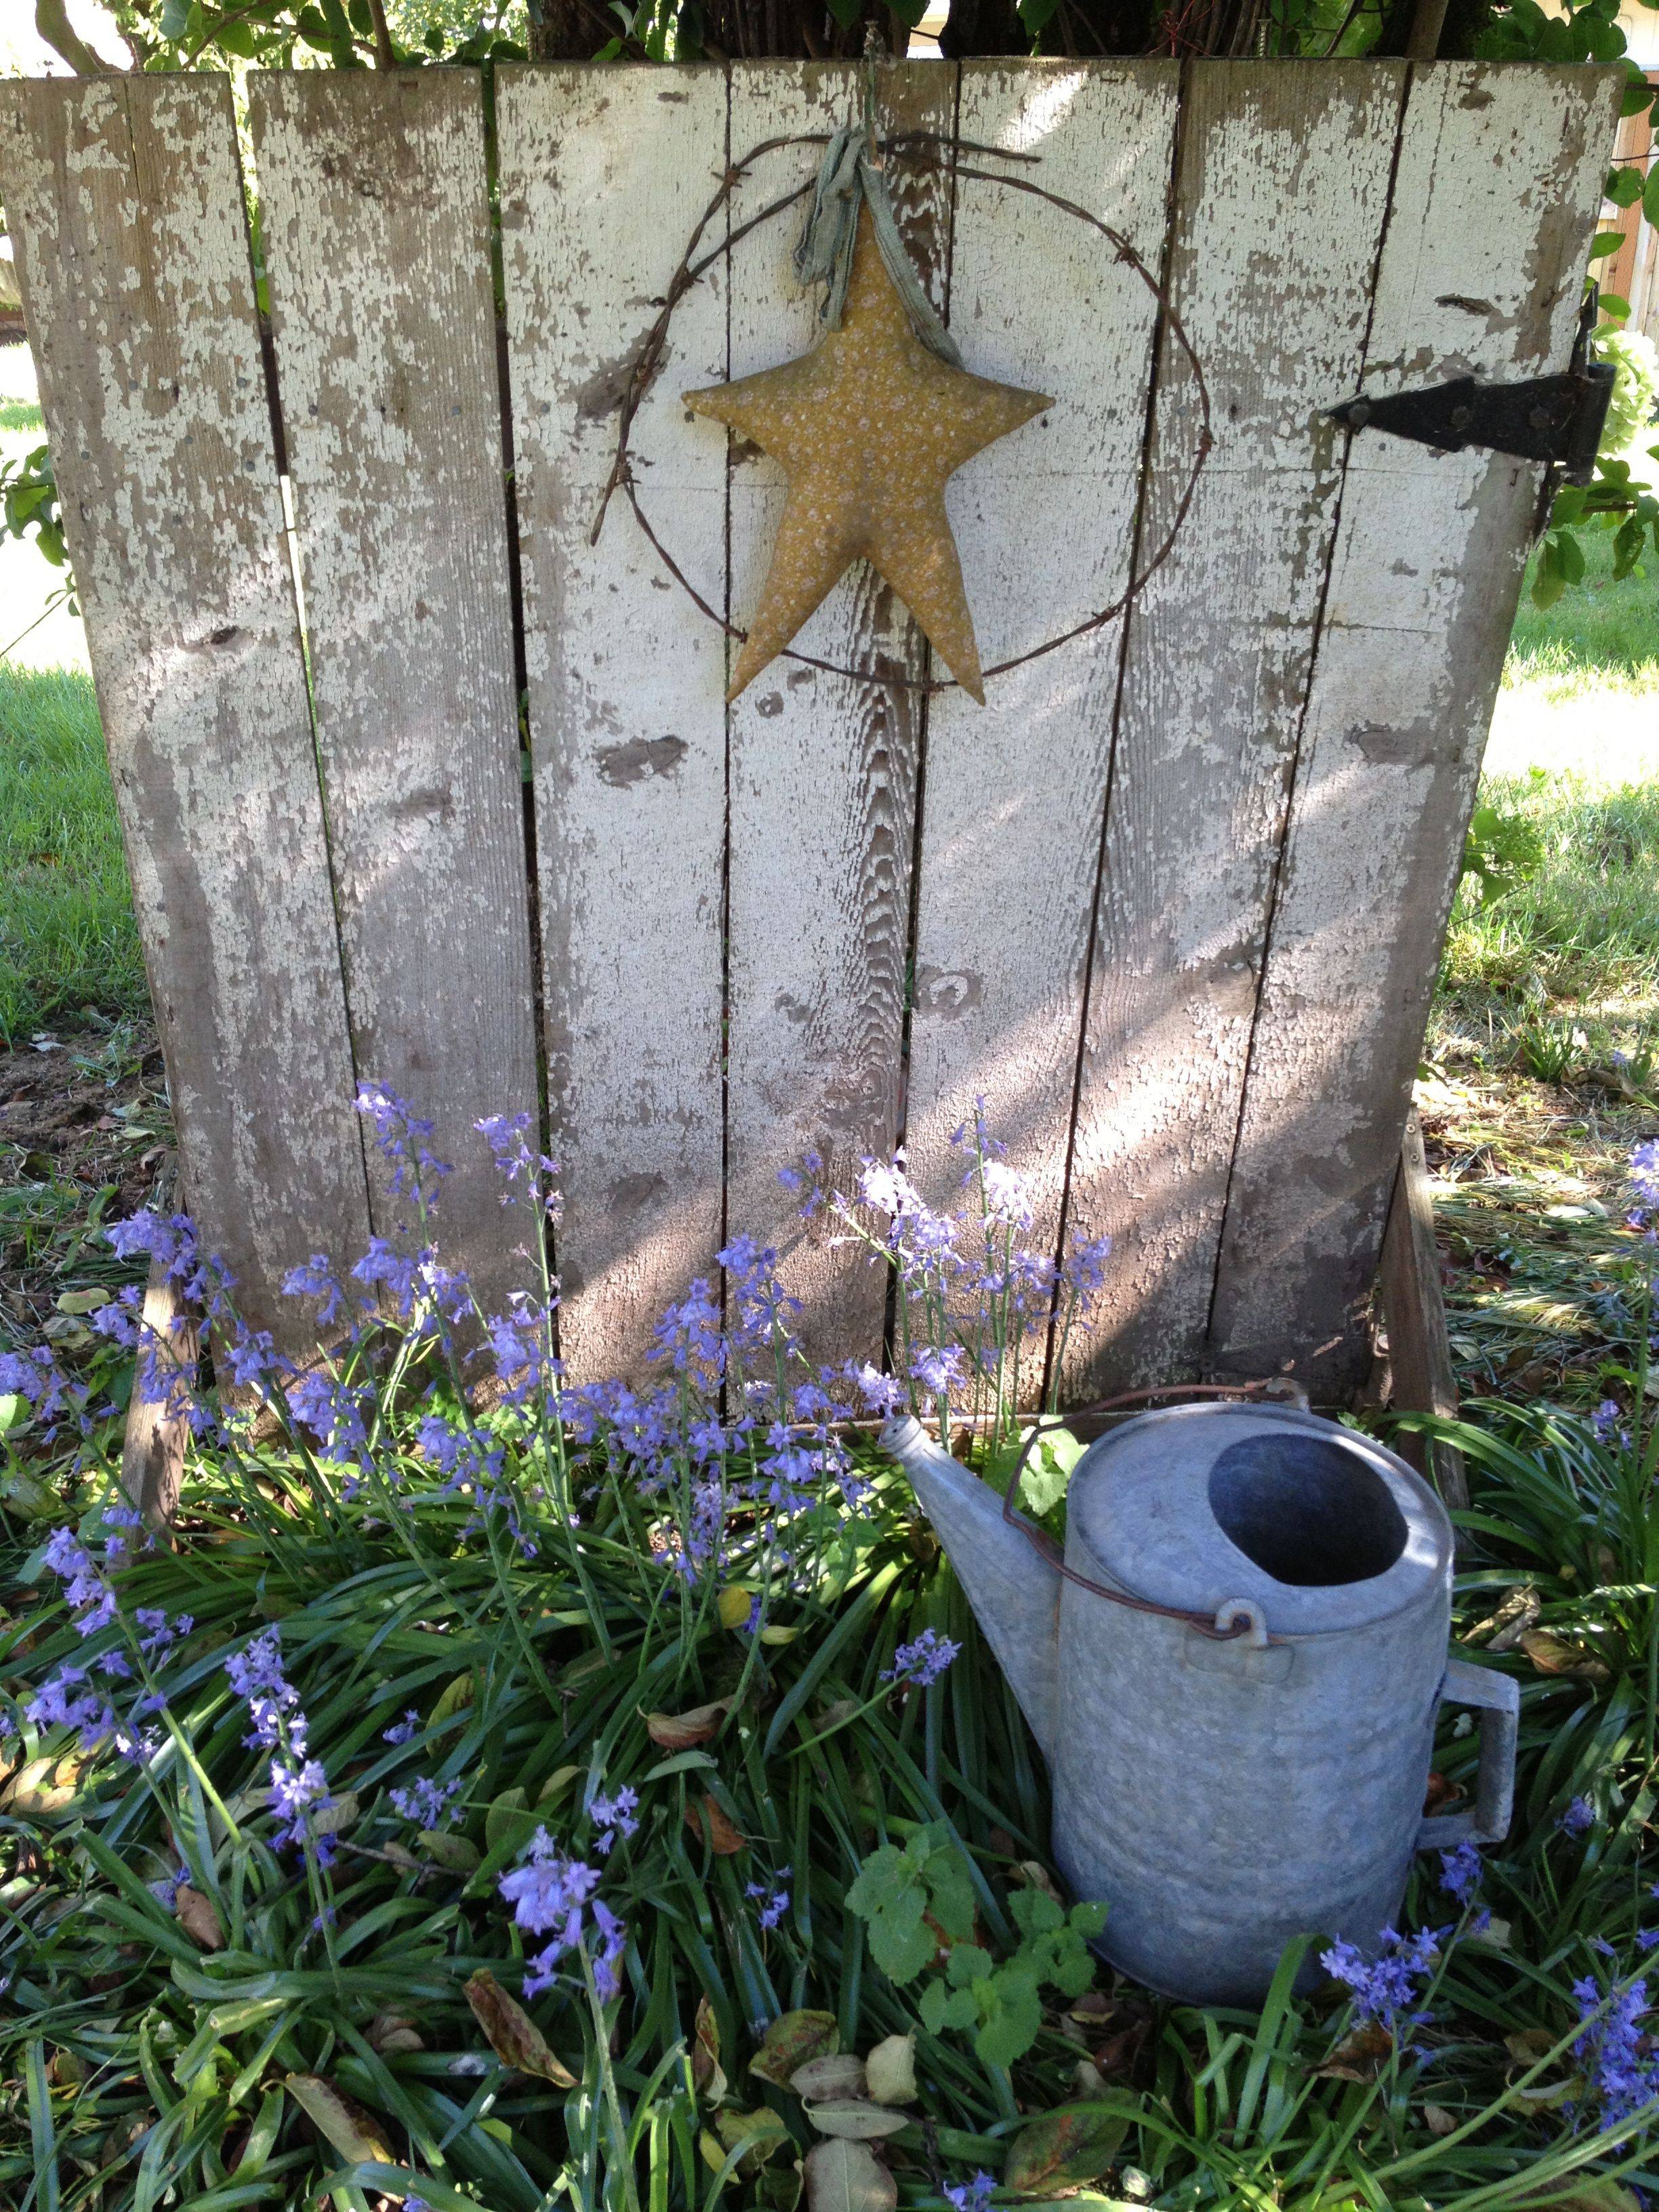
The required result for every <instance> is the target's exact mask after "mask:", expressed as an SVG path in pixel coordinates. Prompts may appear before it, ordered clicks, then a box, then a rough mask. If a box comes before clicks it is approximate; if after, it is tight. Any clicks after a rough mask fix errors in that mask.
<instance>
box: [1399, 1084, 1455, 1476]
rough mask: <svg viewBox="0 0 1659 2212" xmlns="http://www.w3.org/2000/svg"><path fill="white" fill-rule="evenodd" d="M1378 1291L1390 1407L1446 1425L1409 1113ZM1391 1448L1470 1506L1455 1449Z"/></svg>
mask: <svg viewBox="0 0 1659 2212" xmlns="http://www.w3.org/2000/svg"><path fill="white" fill-rule="evenodd" d="M1379 1288H1380V1290H1381V1292H1382V1298H1383V1320H1384V1322H1385V1323H1386V1324H1387V1327H1388V1332H1389V1404H1390V1405H1391V1406H1393V1407H1395V1410H1396V1412H1399V1413H1437V1414H1438V1415H1439V1416H1440V1417H1441V1419H1443V1420H1449V1419H1451V1418H1452V1417H1453V1416H1454V1415H1455V1413H1456V1411H1457V1377H1456V1376H1455V1373H1454V1372H1453V1370H1452V1362H1451V1345H1450V1343H1449V1340H1448V1339H1447V1334H1446V1301H1445V1297H1444V1295H1443V1292H1442V1290H1441V1287H1440V1250H1439V1247H1438V1246H1437V1244H1436V1243H1435V1237H1434V1200H1433V1196H1432V1194H1431V1191H1430V1188H1429V1165H1428V1160H1427V1158H1426V1156H1425V1153H1424V1150H1423V1132H1422V1130H1421V1129H1420V1128H1419V1126H1418V1120H1417V1114H1416V1110H1415V1109H1411V1110H1410V1111H1408V1112H1407V1115H1406V1130H1405V1140H1404V1142H1403V1143H1402V1144H1401V1147H1400V1165H1399V1169H1398V1171H1397V1173H1396V1175H1395V1186H1394V1196H1393V1200H1392V1201H1391V1203H1390V1205H1389V1219H1388V1227H1387V1231H1386V1233H1385V1234H1384V1236H1383V1265H1382V1271H1381V1276H1380V1280H1379ZM1395 1449H1397V1450H1399V1451H1400V1452H1401V1453H1403V1454H1404V1455H1405V1456H1406V1458H1407V1459H1408V1460H1409V1461H1410V1462H1411V1463H1412V1465H1413V1467H1415V1468H1420V1469H1421V1470H1422V1472H1423V1473H1424V1474H1427V1475H1429V1476H1431V1479H1432V1480H1433V1483H1434V1486H1435V1488H1436V1489H1437V1491H1438V1492H1440V1495H1441V1496H1442V1497H1443V1498H1444V1499H1445V1501H1446V1503H1447V1504H1448V1505H1455V1506H1467V1505H1468V1502H1469V1484H1468V1474H1466V1473H1465V1471H1464V1466H1463V1455H1462V1452H1460V1451H1459V1450H1458V1449H1457V1447H1456V1446H1455V1444H1449V1443H1440V1442H1438V1441H1435V1442H1431V1441H1430V1440H1429V1439H1428V1438H1427V1437H1410V1436H1401V1437H1396V1438H1395Z"/></svg>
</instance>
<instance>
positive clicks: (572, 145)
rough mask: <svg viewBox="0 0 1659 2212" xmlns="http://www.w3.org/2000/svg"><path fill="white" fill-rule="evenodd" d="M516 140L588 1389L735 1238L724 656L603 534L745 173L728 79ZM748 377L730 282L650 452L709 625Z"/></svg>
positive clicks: (515, 118) (549, 111)
mask: <svg viewBox="0 0 1659 2212" xmlns="http://www.w3.org/2000/svg"><path fill="white" fill-rule="evenodd" d="M496 116H497V130H498V134H499V159H500V172H501V231H502V254H503V262H504V268H505V274H506V282H507V331H508V340H509V347H510V357H511V380H512V388H513V416H514V429H515V438H516V442H517V483H518V494H519V515H520V548H521V554H522V559H523V574H524V599H525V627H526V659H527V663H528V670H529V679H530V724H531V744H532V752H533V755H534V759H535V790H536V823H537V843H538V872H539V879H540V880H539V890H540V902H541V921H542V941H543V963H544V996H545V1007H546V1023H547V1050H548V1088H549V1093H550V1101H551V1105H552V1113H553V1121H554V1133H555V1143H556V1147H557V1149H558V1151H559V1152H560V1154H561V1156H562V1160H563V1163H564V1170H565V1174H564V1189H565V1216H564V1222H563V1226H562V1231H561V1233H560V1240H559V1257H560V1267H561V1272H562V1278H563V1285H564V1304H563V1309H562V1316H561V1318H562V1349H563V1352H564V1355H565V1358H566V1360H567V1363H568V1364H569V1365H570V1366H571V1368H572V1370H573V1372H574V1373H576V1374H578V1375H584V1376H594V1375H599V1374H618V1373H625V1374H637V1373H638V1372H639V1370H640V1368H641V1364H642V1362H643V1358H644V1354H645V1352H646V1349H647V1346H648V1344H649V1341H650V1334H651V1329H652V1325H653V1321H654V1319H655V1316H656V1315H657V1314H658V1313H659V1311H660V1310H661V1308H662V1307H663V1305H664V1304H666V1302H667V1301H668V1300H669V1299H670V1298H671V1297H677V1296H678V1295H679V1294H680V1293H681V1292H682V1291H683V1290H684V1285H685V1283H686V1282H687V1280H688V1279H690V1277H692V1276H694V1275H696V1274H698V1273H707V1272H708V1270H709V1268H710V1267H711V1266H712V1264H713V1259H714V1252H715V1250H716V1249H717V1248H718V1246H719V1243H720V1225H721V1158H722V1146H723V1132H722V1125H721V1112H722V1106H721V1091H720V1077H721V1070H720V1052H721V987H722V986H721V926H722V913H721V876H722V869H723V864H724V846H725V836H726V716H725V708H724V707H723V705H722V698H723V695H724V692H725V688H726V687H725V668H726V655H725V641H724V639H723V637H722V635H721V634H720V630H719V629H718V628H717V627H716V626H715V624H714V623H712V622H710V621H709V620H708V618H707V617H705V616H703V615H702V614H701V613H699V612H698V611H697V609H696V607H695V606H694V605H693V604H692V603H691V601H690V599H689V598H688V597H687V596H686V594H685V593H684V592H683V591H681V590H680V589H679V587H678V586H677V585H676V584H674V582H673V581H672V580H671V578H670V576H669V574H668V573H667V571H666V570H665V568H664V567H663V565H662V563H661V562H660V561H659V559H658V557H657V556H656V554H655V553H654V552H653V550H652V549H651V547H650V545H649V544H647V541H646V539H645V538H644V536H643V535H642V533H641V530H640V528H639V526H638V524H637V523H636V522H635V519H634V517H633V515H632V514H631V513H629V508H628V506H627V502H626V501H625V500H623V498H622V497H620V496H618V497H617V499H616V500H615V501H613V502H612V505H611V510H610V513H609V514H608V515H607V518H606V520H605V527H604V530H603V532H601V534H600V537H599V543H598V544H597V545H595V546H590V544H589V543H588V533H589V531H590V529H591V527H592V522H593V519H594V516H595V514H596V513H597V512H598V509H599V500H600V496H601V493H602V490H603V488H604V486H605V482H606V480H607V478H608V477H609V475H610V472H611V463H612V460H613V458H614V456H615V452H616V444H617V408H618V406H619V404H620V403H621V400H622V397H623V389H624V386H625V385H626V382H627V380H628V377H629V373H630V371H631V369H632V368H633V366H634V362H635V358H636V356H637V349H638V348H639V345H640V343H641V340H642V339H643V337H644V336H645V333H646V331H647V329H648V328H649V326H650V325H651V322H652V319H653V312H654V309H655V307H657V306H658V305H659V304H660V301H661V299H662V296H663V294H664V291H665V287H666V286H667V283H668V281H669V279H670V277H671V275H672V274H673V271H674V269H675V266H676V264H678V261H679V259H680V258H681V255H682V253H683V252H684V248H685V246H686V244H687V241H688V240H689V239H690V233H691V229H692V227H693V225H694V224H695V222H696V220H697V218H698V216H700V215H701V214H702V211H703V210H704V208H705V207H706V206H707V204H708V201H709V199H710V197H712V195H713V194H714V191H715V189H716V187H717V185H719V182H720V174H721V172H722V171H723V169H724V167H725V164H726V76H725V73H724V71H723V70H715V69H676V70H673V71H672V72H671V73H669V72H665V71H663V70H657V69H653V68H649V67H644V68H639V69H632V68H605V69H603V70H597V69H587V68H568V69H567V68H550V69H538V70H501V72H500V75H499V77H498V94H497V110H496ZM723 235H724V230H723V226H722V227H721V228H718V229H717V230H716V232H715V234H714V239H713V240H711V241H710V242H718V240H719V239H720V237H721V236H723ZM725 374H726V277H725V270H724V267H723V265H721V264H716V265H715V266H714V267H713V268H712V269H711V270H709V271H708V274H707V275H706V276H704V277H703V279H702V282H701V283H699V284H698V285H696V287H695V289H693V290H692V291H691V292H690V293H689V294H688V295H686V297H685V299H684V301H682V302H681V304H680V306H679V307H678V311H677V313H675V315H674V317H673V321H672V325H671V332H670V336H669V342H668V348H667V353H666V356H665V360H664V362H663V366H662V368H661V372H660V374H659V375H658V377H657V379H656V380H655V382H654V384H653V387H652V389H651V392H650V393H649V395H648V397H647V399H646V402H645V404H644V406H643V407H642V408H641V410H640V413H639V416H638V417H637V419H636V421H635V428H634V441H633V442H634V447H635V453H637V455H638V467H639V477H640V483H641V496H642V498H643V499H644V501H645V502H646V504H647V510H648V512H649V513H650V516H651V519H652V525H653V528H655V529H657V530H659V532H661V534H662V537H663V538H664V541H665V544H667V545H668V546H669V547H670V548H671V550H672V553H673V555H674V557H675V559H676V560H677V561H678V562H681V563H682V564H683V565H684V568H686V569H687V571H688V572H689V573H690V575H691V576H692V577H694V578H695V579H696V580H699V587H700V588H701V589H702V590H703V591H704V592H706V594H707V595H708V597H709V598H710V599H712V601H713V602H714V604H715V605H719V604H720V601H721V600H722V599H723V597H724V568H725V538H726V455H725V451H724V447H723V445H722V443H721V441H719V440H718V439H710V438H709V437H708V435H706V432H704V431H702V430H698V429H693V428H691V427H690V422H689V419H688V417H687V416H686V412H685V410H684V407H683V406H682V405H681V404H680V395H681V393H682V392H686V391H688V390H690V389H692V388H693V387H695V386H698V385H702V384H711V383H715V382H718V381H719V380H720V379H721V378H722V377H724V376H725Z"/></svg>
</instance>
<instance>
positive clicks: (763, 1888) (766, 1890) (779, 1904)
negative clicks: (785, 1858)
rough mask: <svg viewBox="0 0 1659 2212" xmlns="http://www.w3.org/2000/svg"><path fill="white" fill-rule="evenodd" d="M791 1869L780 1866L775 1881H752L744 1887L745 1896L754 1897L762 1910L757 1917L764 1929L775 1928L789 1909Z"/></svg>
mask: <svg viewBox="0 0 1659 2212" xmlns="http://www.w3.org/2000/svg"><path fill="white" fill-rule="evenodd" d="M788 1881H789V1869H788V1868H787V1867H780V1868H779V1869H778V1872H777V1877H776V1879H775V1881H769V1882H767V1881H751V1882H749V1883H747V1884H746V1885H745V1886H744V1896H745V1897H750V1898H753V1899H755V1900H756V1902H757V1905H759V1907H760V1910H759V1911H757V1913H756V1915H755V1918H756V1921H757V1923H758V1924H759V1926H760V1927H761V1929H763V1931H764V1930H766V1929H773V1928H775V1927H776V1926H777V1924H778V1923H779V1922H780V1921H781V1919H782V1917H783V1916H784V1914H785V1913H786V1912H787V1911H788V1910H789V1890H788V1886H787V1885H788Z"/></svg>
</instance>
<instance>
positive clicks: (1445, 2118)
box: [1423, 2105, 1457, 2136]
mask: <svg viewBox="0 0 1659 2212" xmlns="http://www.w3.org/2000/svg"><path fill="white" fill-rule="evenodd" d="M1423 2124H1424V2126H1425V2128H1426V2129H1427V2130H1428V2131H1429V2133H1430V2134H1431V2136H1449V2134H1450V2133H1451V2132H1452V2130H1453V2129H1454V2128H1455V2126H1456V2125H1457V2115H1456V2113H1455V2112H1448V2111H1447V2110H1446V2108H1445V2106H1443V2105H1425V2106H1424V2107H1423Z"/></svg>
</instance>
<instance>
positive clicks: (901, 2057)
mask: <svg viewBox="0 0 1659 2212" xmlns="http://www.w3.org/2000/svg"><path fill="white" fill-rule="evenodd" d="M864 2072H865V2078H866V2081H867V2082H868V2084H869V2089H870V2094H871V2095H872V2097H873V2098H874V2099H875V2100H876V2102H877V2103H878V2105H909V2104H914V2103H915V2098H916V2039H915V2036H914V2035H890V2036H889V2037H887V2039H886V2040H885V2041H884V2042H882V2043H878V2044H877V2045H876V2047H875V2049H874V2050H873V2051H872V2052H871V2053H870V2055H869V2057H867V2058H866V2060H865V2062H864Z"/></svg>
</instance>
